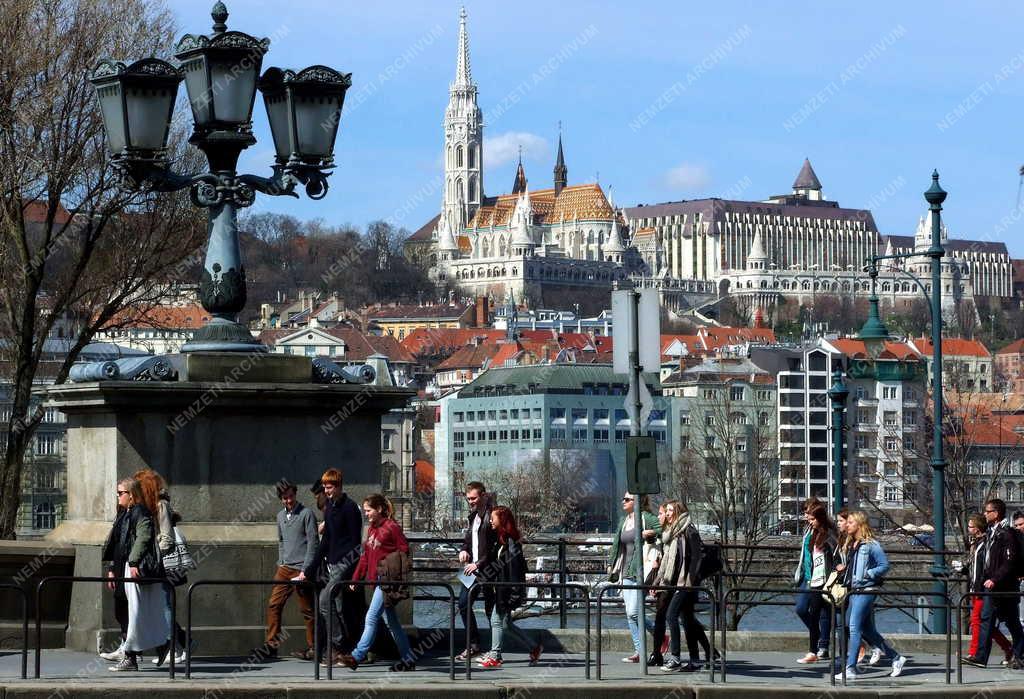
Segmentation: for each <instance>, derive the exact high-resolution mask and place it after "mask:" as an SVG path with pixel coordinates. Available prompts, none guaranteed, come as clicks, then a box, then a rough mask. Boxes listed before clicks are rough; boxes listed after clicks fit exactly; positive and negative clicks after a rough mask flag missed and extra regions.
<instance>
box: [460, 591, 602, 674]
mask: <svg viewBox="0 0 1024 699" xmlns="http://www.w3.org/2000/svg"><path fill="white" fill-rule="evenodd" d="M488 587H493V588H495V590H498V589H500V588H503V587H523V588H531V587H550V588H555V587H558V588H562V589H561V592H562V598H563V599H564V598H565V594H564V593H565V588H573V589H578V590H580V591H581V592H582V594H583V599H584V600H585V601H586V605H587V607H586V630H585V633H584V661H583V663H584V664H583V667H584V675H585V677H586V679H588V680H589V679H590V590H589V589H588V588H587V586H586V585H584V584H583V583H569V582H565V580H562V581H561V582H557V583H556V582H551V583H536V582H530V581H524V582H511V581H510V582H501V581H497V580H494V581H488V580H478V581H477V582H476V584H475V585H473V586H472V587H471V588H469V590H468V592H467V596H466V610H467V611H466V613H467V614H473V613H474V612H473V603H474V602H475V601H476V596H477V589H481V590H485V589H486V588H488ZM538 599H542V598H539V597H529V596H527V597H524V599H523V601H524V602H532V601H537V600H538ZM561 628H565V627H564V626H562V627H561ZM491 633H493V630H492V632H491ZM599 644H600V641H599ZM470 648H471V643H470V637H469V630H468V629H467V631H466V679H467V680H468V679H472V676H473V658H471V657H470ZM599 679H600V678H599Z"/></svg>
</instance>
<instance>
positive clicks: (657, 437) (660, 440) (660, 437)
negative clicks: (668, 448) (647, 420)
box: [648, 430, 665, 444]
mask: <svg viewBox="0 0 1024 699" xmlns="http://www.w3.org/2000/svg"><path fill="white" fill-rule="evenodd" d="M648 434H650V435H651V436H652V437H654V441H655V443H656V444H664V443H665V430H651V431H650V432H649V433H648Z"/></svg>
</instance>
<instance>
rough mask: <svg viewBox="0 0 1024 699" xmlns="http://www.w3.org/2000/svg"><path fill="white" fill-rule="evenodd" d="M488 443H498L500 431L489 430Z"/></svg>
mask: <svg viewBox="0 0 1024 699" xmlns="http://www.w3.org/2000/svg"><path fill="white" fill-rule="evenodd" d="M487 441H488V442H496V441H498V430H487Z"/></svg>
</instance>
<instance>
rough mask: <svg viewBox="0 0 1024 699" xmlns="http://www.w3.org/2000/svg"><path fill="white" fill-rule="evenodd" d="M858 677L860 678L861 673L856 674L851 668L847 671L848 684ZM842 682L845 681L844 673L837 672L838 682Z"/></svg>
mask: <svg viewBox="0 0 1024 699" xmlns="http://www.w3.org/2000/svg"><path fill="white" fill-rule="evenodd" d="M858 677H860V673H859V672H855V671H854V670H852V669H850V668H847V669H846V681H847V682H853V681H854V680H855V679H857V678H858ZM842 681H843V673H841V672H837V673H836V682H842Z"/></svg>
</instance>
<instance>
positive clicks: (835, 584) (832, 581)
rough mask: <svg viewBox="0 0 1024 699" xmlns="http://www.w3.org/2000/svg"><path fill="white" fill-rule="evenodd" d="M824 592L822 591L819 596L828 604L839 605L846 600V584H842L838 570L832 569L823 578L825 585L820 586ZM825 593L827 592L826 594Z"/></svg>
mask: <svg viewBox="0 0 1024 699" xmlns="http://www.w3.org/2000/svg"><path fill="white" fill-rule="evenodd" d="M822 589H823V590H824V591H825V592H822V594H821V598H822V599H823V600H825V601H826V602H827V603H828V604H832V605H835V606H837V607H841V606H842V605H843V602H845V601H846V595H847V593H848V592H849V590H848V589H847V587H846V585H844V584H843V578H842V574H841V573H839V571H835V570H833V571H832V572H831V573H829V574H828V577H827V578H825V585H824V586H823V587H822ZM826 593H827V594H826Z"/></svg>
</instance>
